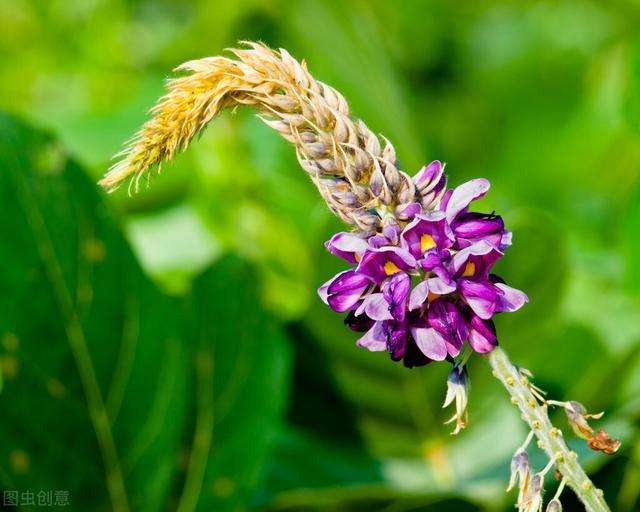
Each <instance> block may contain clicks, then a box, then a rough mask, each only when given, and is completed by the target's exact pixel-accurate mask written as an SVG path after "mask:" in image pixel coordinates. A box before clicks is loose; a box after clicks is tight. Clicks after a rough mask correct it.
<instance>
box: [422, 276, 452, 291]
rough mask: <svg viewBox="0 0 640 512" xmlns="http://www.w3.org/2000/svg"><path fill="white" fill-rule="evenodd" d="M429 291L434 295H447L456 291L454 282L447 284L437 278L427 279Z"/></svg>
mask: <svg viewBox="0 0 640 512" xmlns="http://www.w3.org/2000/svg"><path fill="white" fill-rule="evenodd" d="M427 282H428V283H429V291H430V292H431V293H435V294H436V295H447V294H449V293H453V292H455V291H456V282H455V281H453V280H451V281H449V282H448V283H447V282H446V281H445V280H444V279H442V278H441V277H439V276H436V277H431V278H429V279H427Z"/></svg>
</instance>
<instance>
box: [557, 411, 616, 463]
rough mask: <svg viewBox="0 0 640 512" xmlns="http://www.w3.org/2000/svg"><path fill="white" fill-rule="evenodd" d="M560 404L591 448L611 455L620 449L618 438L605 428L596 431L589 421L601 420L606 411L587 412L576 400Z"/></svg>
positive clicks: (572, 424) (577, 432) (570, 421)
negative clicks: (610, 434) (614, 437)
mask: <svg viewBox="0 0 640 512" xmlns="http://www.w3.org/2000/svg"><path fill="white" fill-rule="evenodd" d="M558 404H559V405H561V406H562V407H564V410H565V413H566V414H567V419H568V420H569V424H570V425H571V428H572V429H573V431H574V432H575V433H576V435H577V436H579V437H581V438H582V439H585V440H586V441H587V442H588V443H589V448H591V449H592V450H596V451H600V452H603V453H606V454H607V455H611V454H613V453H616V452H617V451H618V449H619V448H620V445H621V442H620V441H619V440H618V439H613V438H612V437H610V436H609V434H607V432H606V431H605V430H604V429H600V430H598V432H594V431H593V429H592V428H591V425H589V423H588V421H587V420H589V419H596V420H599V419H600V418H602V416H603V415H604V413H602V412H600V413H598V414H590V413H588V412H587V410H586V408H585V407H584V405H582V404H581V403H580V402H576V401H570V402H559V403H558Z"/></svg>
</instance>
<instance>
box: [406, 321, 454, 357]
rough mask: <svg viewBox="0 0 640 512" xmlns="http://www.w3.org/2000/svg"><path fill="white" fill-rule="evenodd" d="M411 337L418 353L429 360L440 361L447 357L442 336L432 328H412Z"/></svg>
mask: <svg viewBox="0 0 640 512" xmlns="http://www.w3.org/2000/svg"><path fill="white" fill-rule="evenodd" d="M411 335H412V336H413V339H414V340H415V342H416V345H418V348H419V349H420V351H421V352H422V353H423V354H424V355H425V356H427V357H428V358H429V359H433V360H434V361H442V360H444V359H445V358H446V357H447V345H446V342H445V339H444V336H442V334H440V333H439V332H438V331H436V330H435V329H433V328H432V327H412V328H411Z"/></svg>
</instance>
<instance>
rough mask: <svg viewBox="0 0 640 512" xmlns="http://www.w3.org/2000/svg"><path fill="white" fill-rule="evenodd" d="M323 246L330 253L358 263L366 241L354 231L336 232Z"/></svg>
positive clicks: (365, 247)
mask: <svg viewBox="0 0 640 512" xmlns="http://www.w3.org/2000/svg"><path fill="white" fill-rule="evenodd" d="M324 246H325V247H326V248H327V250H328V251H329V252H330V253H331V254H335V255H336V256H339V257H340V258H342V259H345V260H347V261H348V262H349V263H353V264H355V263H358V261H359V260H360V258H361V257H362V254H363V253H364V251H365V250H366V249H367V247H368V244H367V241H366V240H365V239H364V238H362V237H360V236H358V235H356V234H354V233H336V234H335V235H333V236H332V237H331V240H329V241H328V242H325V244H324Z"/></svg>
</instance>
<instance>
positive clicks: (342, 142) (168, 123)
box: [100, 42, 416, 231]
mask: <svg viewBox="0 0 640 512" xmlns="http://www.w3.org/2000/svg"><path fill="white" fill-rule="evenodd" d="M243 44H244V46H245V47H244V48H241V49H232V50H231V53H232V54H233V55H234V56H235V58H234V59H232V58H227V57H207V58H204V59H200V60H193V61H190V62H186V63H184V64H182V65H181V66H178V68H176V70H177V71H181V72H184V73H185V75H183V76H180V77H178V78H174V79H172V80H170V81H169V82H168V86H167V87H168V92H167V94H166V95H165V96H163V97H162V98H160V100H159V101H158V103H157V104H156V105H155V106H154V107H153V108H152V109H151V113H152V114H153V116H152V118H151V119H150V120H149V121H147V122H146V123H145V124H144V126H143V127H142V129H141V130H140V131H139V132H138V133H137V134H136V135H135V136H134V138H133V139H132V140H131V141H130V142H129V144H128V145H127V147H126V148H125V149H124V150H123V151H122V152H121V153H120V154H119V155H117V156H118V157H119V158H120V160H119V161H117V162H116V163H115V164H114V165H113V166H112V167H111V168H110V169H109V171H108V172H107V174H106V175H105V176H104V178H103V179H102V180H101V181H100V185H102V186H103V187H104V188H106V189H107V190H109V191H112V190H115V189H116V188H117V187H118V186H120V185H121V184H122V183H123V182H124V181H126V180H130V184H129V187H130V188H131V187H133V189H134V190H137V189H138V184H139V180H140V178H141V177H142V176H144V175H145V174H147V173H148V172H149V171H150V170H151V169H153V168H157V169H158V170H159V168H160V166H161V164H162V163H163V162H164V161H167V160H171V159H172V158H173V157H174V156H175V154H176V153H177V152H178V151H182V150H184V149H185V148H186V147H187V145H188V144H189V142H190V141H191V140H192V139H193V138H194V137H195V136H196V135H197V134H198V133H200V132H201V131H202V130H203V129H204V128H205V127H206V126H207V124H208V123H209V122H210V121H212V120H213V119H214V118H215V117H216V116H217V115H218V114H220V112H221V111H222V110H224V109H225V108H232V107H235V106H238V105H248V106H251V107H254V108H255V109H256V110H258V112H259V113H260V116H259V117H260V118H261V119H262V120H263V121H264V122H265V123H266V124H267V126H269V127H271V128H273V129H274V130H276V131H277V132H278V133H279V134H280V135H281V136H282V137H283V138H285V139H286V140H287V141H289V142H290V143H292V144H293V145H294V146H295V149H296V153H297V156H298V161H299V163H300V165H301V167H302V168H303V169H304V170H305V171H306V172H307V173H308V174H309V176H310V177H311V179H312V181H313V182H314V184H315V185H316V187H317V188H318V190H319V191H320V193H321V195H322V197H323V198H324V200H325V201H326V203H327V205H328V206H329V208H330V209H331V210H332V211H333V212H334V213H335V214H336V215H338V216H339V217H340V218H341V219H342V220H343V221H345V222H347V223H348V224H351V225H353V226H355V227H356V228H358V229H360V230H362V231H373V230H375V229H376V228H377V227H378V225H379V224H380V218H379V217H378V216H376V215H372V214H371V213H370V211H369V210H370V209H371V208H373V207H378V206H380V205H383V206H384V207H385V208H387V209H388V210H389V211H393V209H395V208H401V207H402V206H403V205H405V204H408V203H410V202H412V201H414V199H415V193H416V190H415V186H414V184H413V181H412V180H411V179H410V178H409V177H408V176H407V175H406V174H405V173H403V172H401V171H400V170H399V169H398V167H397V162H396V154H395V150H394V148H393V146H392V145H391V143H390V142H389V141H387V140H386V139H382V140H381V139H380V138H378V136H377V135H376V134H374V133H373V132H372V131H371V130H370V129H369V128H368V127H367V126H366V125H365V124H364V123H363V122H362V121H360V120H355V119H353V118H352V117H351V116H350V112H349V105H348V104H347V102H346V100H345V99H344V97H343V96H342V95H341V94H340V93H339V92H338V91H336V90H335V89H333V88H332V87H330V86H328V85H326V84H324V83H322V82H320V81H318V80H316V79H315V78H314V77H313V76H312V75H311V74H310V73H309V71H308V70H307V66H306V63H305V62H304V61H302V62H299V61H297V60H296V59H294V58H293V57H292V56H291V55H289V53H288V52H287V51H286V50H283V49H280V50H279V51H274V50H271V49H270V48H267V47H266V46H264V45H263V44H259V43H253V42H246V43H243ZM372 189H375V191H374V190H372Z"/></svg>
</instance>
